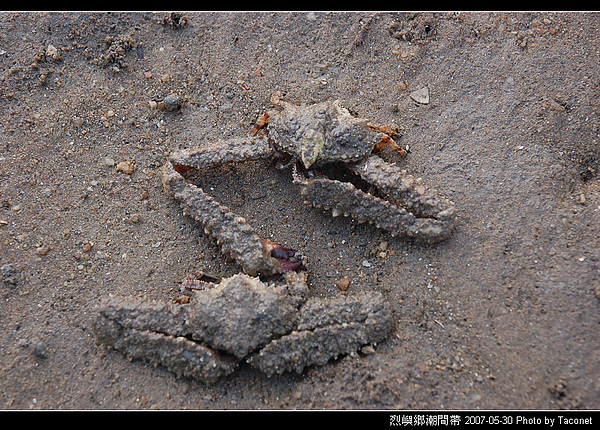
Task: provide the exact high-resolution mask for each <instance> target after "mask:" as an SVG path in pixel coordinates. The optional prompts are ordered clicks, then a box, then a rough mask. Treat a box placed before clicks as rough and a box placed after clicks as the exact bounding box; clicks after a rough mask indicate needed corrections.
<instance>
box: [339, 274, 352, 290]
mask: <svg viewBox="0 0 600 430" xmlns="http://www.w3.org/2000/svg"><path fill="white" fill-rule="evenodd" d="M336 285H337V286H338V288H339V289H340V290H342V291H346V290H347V289H348V287H349V286H350V279H349V278H348V277H347V276H344V277H343V278H342V279H339V280H338V281H337V282H336Z"/></svg>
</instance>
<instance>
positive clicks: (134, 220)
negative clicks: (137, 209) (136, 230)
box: [129, 213, 142, 223]
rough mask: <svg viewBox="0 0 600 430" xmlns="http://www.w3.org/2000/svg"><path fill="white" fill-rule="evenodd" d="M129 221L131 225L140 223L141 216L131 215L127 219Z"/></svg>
mask: <svg viewBox="0 0 600 430" xmlns="http://www.w3.org/2000/svg"><path fill="white" fill-rule="evenodd" d="M129 220H130V221H131V222H133V223H137V222H140V221H141V220H142V216H141V215H140V214H138V213H135V214H131V217H130V218H129Z"/></svg>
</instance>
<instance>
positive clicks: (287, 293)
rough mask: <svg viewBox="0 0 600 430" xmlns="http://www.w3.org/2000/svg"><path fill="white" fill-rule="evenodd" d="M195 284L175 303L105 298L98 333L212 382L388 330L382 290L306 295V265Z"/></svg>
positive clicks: (130, 353) (344, 350) (368, 340)
mask: <svg viewBox="0 0 600 430" xmlns="http://www.w3.org/2000/svg"><path fill="white" fill-rule="evenodd" d="M188 284H189V280H188ZM192 284H195V285H196V286H195V287H191V291H190V294H191V298H190V299H189V301H180V302H178V303H164V302H156V301H149V300H144V299H140V298H137V297H129V298H120V297H107V298H104V299H103V300H102V303H101V305H100V309H99V311H98V314H97V316H96V319H95V320H94V324H93V329H94V332H95V334H96V337H97V338H98V340H99V341H101V342H102V343H104V344H106V345H108V346H110V347H111V348H114V349H116V350H118V351H121V352H122V353H124V354H125V355H126V356H127V357H129V358H130V359H143V360H146V361H148V362H151V363H153V364H155V365H161V366H165V367H166V368H168V369H169V370H170V371H172V372H174V373H176V374H177V375H180V376H186V377H191V378H195V379H197V380H200V381H203V382H205V383H207V384H211V383H214V382H216V381H217V380H218V379H219V378H221V377H223V376H225V375H228V374H230V373H232V372H233V371H234V370H236V368H237V367H238V365H239V364H240V363H241V362H242V361H246V362H247V363H249V364H250V365H251V366H252V367H254V368H257V369H259V370H261V371H262V372H264V373H265V374H267V375H268V376H271V375H273V374H281V373H283V372H286V371H296V372H298V373H300V372H301V371H302V370H303V369H304V368H305V367H307V366H311V365H323V364H325V363H327V361H329V360H330V359H331V358H335V357H337V356H339V355H344V354H349V353H352V352H355V351H357V350H359V348H361V347H362V346H364V345H372V344H377V343H379V342H381V341H382V340H384V339H385V338H386V337H387V336H388V335H389V333H390V331H391V330H392V319H391V313H390V311H389V309H388V308H387V305H386V304H385V302H384V300H383V296H382V295H381V294H374V293H368V292H358V293H357V294H354V295H352V296H347V297H335V298H331V299H319V298H310V299H308V288H307V286H306V272H300V273H296V272H288V273H287V274H285V275H284V276H283V280H282V281H280V282H276V283H269V284H267V283H265V282H262V281H261V280H260V279H259V278H256V277H250V276H248V275H245V274H237V275H234V276H232V277H230V278H226V279H223V280H221V281H220V282H219V283H218V284H215V283H211V282H208V283H206V282H204V281H201V280H194V281H192ZM199 284H200V285H202V287H200V288H198V287H197V285H199ZM188 288H189V287H188Z"/></svg>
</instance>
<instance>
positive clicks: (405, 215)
mask: <svg viewBox="0 0 600 430" xmlns="http://www.w3.org/2000/svg"><path fill="white" fill-rule="evenodd" d="M353 170H354V172H355V173H357V174H358V175H360V176H361V177H363V179H365V180H366V181H367V182H370V183H371V184H373V185H375V186H376V187H377V188H378V189H379V191H381V192H382V193H383V194H385V195H386V196H387V197H388V198H389V199H390V200H391V201H388V200H384V199H381V198H379V197H376V196H374V195H372V194H369V193H365V192H363V191H361V190H359V189H358V188H356V187H355V186H354V185H353V184H351V183H349V182H340V181H336V180H332V179H328V178H326V177H315V178H311V179H305V178H304V177H303V176H301V175H300V174H295V175H294V181H295V182H296V183H300V184H301V185H302V191H301V193H302V197H303V198H304V201H305V202H307V203H310V204H312V205H314V206H317V207H323V208H325V209H331V210H332V213H333V216H338V215H341V214H344V215H346V216H348V215H350V216H352V217H353V218H354V219H355V220H356V221H358V222H365V221H368V222H371V223H373V224H375V225H376V226H377V227H379V228H381V229H383V230H386V231H389V232H390V234H391V235H392V236H396V235H401V236H408V237H413V238H416V239H419V240H422V241H424V242H429V243H433V242H437V241H440V240H443V239H445V238H447V237H448V235H449V234H450V232H451V230H452V227H453V226H454V223H455V210H454V204H453V203H452V202H450V201H448V200H446V199H443V198H440V197H437V196H435V195H434V194H433V193H432V192H431V191H429V190H427V189H426V188H425V187H424V186H423V184H422V183H421V181H420V180H417V179H415V178H414V177H413V176H411V175H409V174H407V173H406V172H404V171H402V170H401V169H400V168H398V167H396V166H395V165H393V164H389V163H386V162H385V161H383V160H382V159H381V158H379V157H377V156H371V157H369V159H367V160H366V161H364V162H362V163H359V164H356V165H354V166H353Z"/></svg>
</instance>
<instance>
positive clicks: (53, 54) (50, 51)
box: [46, 45, 60, 61]
mask: <svg viewBox="0 0 600 430" xmlns="http://www.w3.org/2000/svg"><path fill="white" fill-rule="evenodd" d="M46 57H49V58H51V59H52V60H54V61H60V52H58V49H56V47H55V46H54V45H48V47H47V48H46Z"/></svg>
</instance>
